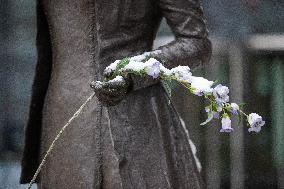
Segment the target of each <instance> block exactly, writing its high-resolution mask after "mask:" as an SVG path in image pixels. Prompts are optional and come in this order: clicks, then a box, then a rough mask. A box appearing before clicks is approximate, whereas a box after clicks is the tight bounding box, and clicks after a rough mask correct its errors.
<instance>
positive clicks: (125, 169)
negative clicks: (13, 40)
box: [40, 0, 200, 189]
mask: <svg viewBox="0 0 284 189" xmlns="http://www.w3.org/2000/svg"><path fill="white" fill-rule="evenodd" d="M154 2H156V1H153V0H143V1H142V0H114V1H109V0H76V1H75V0H74V1H67V0H43V2H42V5H43V8H44V10H45V14H46V17H47V20H48V24H49V30H50V33H51V44H52V56H53V57H52V60H53V69H52V74H51V79H50V82H49V87H48V91H47V96H46V99H45V104H44V110H43V120H42V121H43V126H42V140H41V141H42V144H41V146H42V148H41V153H42V154H43V153H44V152H45V150H46V149H47V147H48V145H49V144H50V143H51V141H52V140H53V139H54V137H55V135H56V133H57V132H58V130H60V128H61V127H62V126H63V125H64V124H65V123H66V122H67V120H68V119H69V118H70V117H71V116H72V114H73V113H74V112H75V111H76V109H78V107H79V106H80V105H81V104H82V103H83V102H84V100H85V99H86V98H87V97H88V96H89V95H90V94H91V93H92V91H91V89H90V88H89V83H90V82H91V81H92V80H93V79H100V78H101V75H102V71H103V69H104V68H105V67H106V66H107V65H108V64H109V63H111V62H112V61H114V60H116V59H120V58H123V57H125V56H131V55H136V54H140V53H142V52H144V51H149V50H151V48H152V42H153V37H154V36H155V32H156V30H157V27H158V25H159V21H160V15H159V16H158V13H159V12H158V10H157V9H155V3H154ZM167 102H168V99H167V98H166V97H165V94H164V91H163V90H162V88H161V86H160V85H156V86H153V87H149V88H147V89H143V90H141V91H135V92H132V93H130V94H129V95H128V96H127V97H126V98H125V99H124V100H123V101H122V102H121V103H120V104H119V105H117V106H115V107H113V108H110V109H109V110H108V111H109V114H108V113H107V111H106V109H105V108H102V107H101V106H100V105H99V103H98V101H97V99H94V100H92V102H91V103H89V104H88V105H87V107H86V108H85V109H84V112H83V113H82V114H81V115H80V117H79V118H78V119H76V120H75V121H74V122H73V123H72V125H71V126H70V127H69V128H68V129H67V130H66V131H65V133H64V134H63V135H62V138H61V139H60V140H59V141H58V143H57V146H56V147H55V149H54V151H53V152H52V155H51V156H50V157H49V159H48V160H47V162H46V166H45V167H44V169H43V170H42V175H41V179H42V180H41V182H40V186H41V187H42V188H63V189H64V188H84V189H85V188H86V189H89V188H97V186H100V185H101V187H102V188H175V187H177V188H189V186H191V187H192V188H199V187H200V185H199V183H198V176H197V175H196V172H195V165H194V162H193V161H194V160H193V158H192V156H191V152H190V148H189V145H188V144H187V142H188V141H187V139H186V136H185V135H184V133H183V131H182V127H181V125H180V122H179V119H178V116H177V114H176V112H175V111H174V110H173V108H172V107H171V106H169V105H168V103H167ZM108 115H110V116H109V117H108Z"/></svg>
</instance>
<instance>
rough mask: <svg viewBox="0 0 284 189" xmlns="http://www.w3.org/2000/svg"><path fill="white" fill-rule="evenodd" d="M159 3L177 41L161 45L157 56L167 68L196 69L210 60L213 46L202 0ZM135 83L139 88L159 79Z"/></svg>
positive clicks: (164, 1) (176, 0)
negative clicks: (182, 67) (209, 37)
mask: <svg viewBox="0 0 284 189" xmlns="http://www.w3.org/2000/svg"><path fill="white" fill-rule="evenodd" d="M158 6H159V8H160V10H161V12H162V16H163V17H165V18H166V21H167V24H168V25H169V26H170V28H171V30H172V32H173V34H174V36H175V40H174V41H172V42H171V43H169V44H166V45H164V46H161V47H159V48H158V49H157V50H158V51H156V52H158V53H155V55H154V57H155V58H156V59H158V60H159V61H162V62H164V64H165V67H167V68H173V67H176V66H179V65H182V66H189V67H190V68H191V69H194V68H196V67H198V66H201V65H204V64H206V63H208V62H209V59H210V56H211V51H212V49H211V48H212V47H211V42H210V41H209V39H208V31H207V28H206V24H205V19H204V15H203V9H202V6H201V2H200V0H159V3H158ZM141 81H142V80H141ZM133 83H134V86H133V88H134V89H140V88H144V87H147V86H150V85H153V84H155V83H157V81H156V80H152V81H151V80H149V81H147V82H140V81H136V80H135V81H134V82H133Z"/></svg>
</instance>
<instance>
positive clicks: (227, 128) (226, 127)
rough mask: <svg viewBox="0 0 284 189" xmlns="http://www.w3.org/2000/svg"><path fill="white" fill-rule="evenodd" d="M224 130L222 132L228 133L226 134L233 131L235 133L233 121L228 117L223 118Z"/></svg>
mask: <svg viewBox="0 0 284 189" xmlns="http://www.w3.org/2000/svg"><path fill="white" fill-rule="evenodd" d="M221 123H222V129H221V130H220V132H226V133H230V132H232V131H234V129H233V128H232V126H231V123H232V122H231V119H230V117H229V116H228V115H225V116H223V118H222V120H221Z"/></svg>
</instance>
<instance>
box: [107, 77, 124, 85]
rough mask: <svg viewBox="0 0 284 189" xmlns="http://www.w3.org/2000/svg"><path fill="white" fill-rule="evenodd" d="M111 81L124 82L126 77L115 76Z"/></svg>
mask: <svg viewBox="0 0 284 189" xmlns="http://www.w3.org/2000/svg"><path fill="white" fill-rule="evenodd" d="M108 82H109V83H118V84H119V83H122V82H124V78H123V77H122V76H120V75H118V76H116V77H115V78H113V79H112V80H109V81H108Z"/></svg>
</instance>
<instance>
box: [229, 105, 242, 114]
mask: <svg viewBox="0 0 284 189" xmlns="http://www.w3.org/2000/svg"><path fill="white" fill-rule="evenodd" d="M239 109H240V107H239V105H237V104H236V103H231V112H232V114H234V115H237V114H238V111H239Z"/></svg>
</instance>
